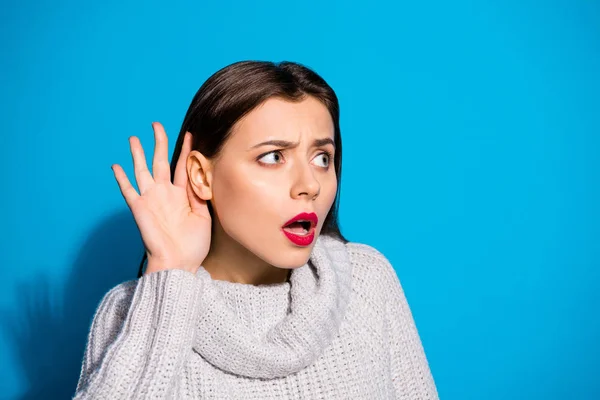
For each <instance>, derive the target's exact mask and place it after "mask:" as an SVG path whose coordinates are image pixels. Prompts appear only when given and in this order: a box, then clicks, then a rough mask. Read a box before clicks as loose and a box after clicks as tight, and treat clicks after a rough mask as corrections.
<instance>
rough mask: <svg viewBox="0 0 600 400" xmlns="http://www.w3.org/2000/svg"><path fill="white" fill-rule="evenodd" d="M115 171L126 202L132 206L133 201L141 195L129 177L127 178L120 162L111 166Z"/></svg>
mask: <svg viewBox="0 0 600 400" xmlns="http://www.w3.org/2000/svg"><path fill="white" fill-rule="evenodd" d="M111 168H112V170H113V173H114V174H115V178H116V180H117V183H118V184H119V189H120V190H121V194H122V195H123V198H124V199H125V202H126V203H127V205H128V206H129V208H131V205H132V204H133V202H134V201H135V200H136V199H137V197H139V195H138V192H137V191H136V190H135V188H134V187H133V185H132V184H131V182H129V178H127V174H125V171H123V168H121V166H120V165H119V164H114V165H112V166H111Z"/></svg>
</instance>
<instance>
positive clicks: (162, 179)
mask: <svg viewBox="0 0 600 400" xmlns="http://www.w3.org/2000/svg"><path fill="white" fill-rule="evenodd" d="M152 128H153V129H154V140H155V147H154V159H153V162H152V171H153V173H154V177H152V175H151V174H150V171H148V166H147V164H146V158H145V156H144V149H143V148H142V145H141V143H140V140H139V139H138V138H137V137H135V136H131V137H130V138H129V143H130V147H131V155H132V157H133V163H134V169H135V178H136V182H137V185H138V188H139V190H140V194H138V193H137V191H136V190H135V188H134V187H133V186H132V185H131V183H130V182H129V179H128V178H127V175H126V174H125V172H124V171H123V168H121V166H120V165H118V164H114V165H112V170H113V172H114V175H115V178H116V179H117V182H118V184H119V188H120V189H121V194H122V195H123V197H124V198H125V201H126V203H127V205H128V206H129V209H130V210H131V212H132V214H133V217H134V219H135V222H136V224H137V226H138V228H139V230H140V233H141V236H142V241H143V242H144V246H145V248H146V253H147V254H148V266H147V268H146V272H145V273H146V274H149V273H151V272H156V271H160V270H165V269H172V268H178V269H183V270H186V271H189V272H192V273H196V272H197V271H198V269H199V267H200V265H201V264H202V262H203V261H204V259H205V258H206V255H207V254H208V250H209V248H210V239H211V217H210V214H209V212H208V207H207V205H206V201H205V200H202V199H200V198H199V197H198V196H197V195H196V193H194V191H193V190H192V188H191V186H190V183H189V180H188V174H187V168H186V163H187V158H188V155H189V153H190V151H191V148H192V135H191V134H190V133H187V132H186V134H185V138H184V141H183V146H182V149H181V155H180V157H179V159H178V161H177V166H176V168H175V176H174V180H173V183H171V173H170V166H169V156H168V151H169V148H168V139H167V134H166V133H165V130H164V128H163V126H162V125H161V124H160V123H158V122H156V123H153V124H152Z"/></svg>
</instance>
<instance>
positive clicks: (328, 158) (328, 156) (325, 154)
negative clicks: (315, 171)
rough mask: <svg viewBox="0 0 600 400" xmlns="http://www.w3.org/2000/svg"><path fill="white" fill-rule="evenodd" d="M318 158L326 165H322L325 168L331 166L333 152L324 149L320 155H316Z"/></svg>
mask: <svg viewBox="0 0 600 400" xmlns="http://www.w3.org/2000/svg"><path fill="white" fill-rule="evenodd" d="M315 159H316V160H320V161H323V163H324V164H325V165H321V167H323V168H329V163H330V162H331V153H330V152H328V151H324V152H322V153H319V155H318V156H316V157H315Z"/></svg>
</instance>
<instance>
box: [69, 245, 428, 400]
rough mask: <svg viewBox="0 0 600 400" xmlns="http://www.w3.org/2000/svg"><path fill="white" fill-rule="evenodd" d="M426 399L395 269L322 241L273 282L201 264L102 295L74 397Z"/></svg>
mask: <svg viewBox="0 0 600 400" xmlns="http://www.w3.org/2000/svg"><path fill="white" fill-rule="evenodd" d="M142 398H169V399H171V398H175V399H244V400H251V399H261V400H262V399H391V398H397V399H437V398H438V393H437V390H436V387H435V384H434V380H433V377H432V375H431V372H430V369H429V365H428V362H427V359H426V356H425V353H424V350H423V346H422V344H421V341H420V338H419V334H418V332H417V328H416V326H415V323H414V320H413V317H412V314H411V311H410V308H409V306H408V303H407V300H406V298H405V296H404V292H403V290H402V287H401V285H400V282H399V280H398V278H397V276H396V273H395V271H394V269H393V268H392V266H391V265H390V263H389V262H388V260H387V259H386V258H385V257H384V256H383V255H382V254H381V253H380V252H378V251H377V250H375V249H374V248H373V247H371V246H368V245H365V244H359V243H353V242H349V243H346V244H344V243H343V242H342V241H340V240H338V239H336V238H333V237H330V236H325V235H321V236H319V237H318V238H317V242H316V243H315V245H314V247H313V249H312V252H311V255H310V259H309V261H308V262H307V263H306V264H305V265H304V266H302V267H300V268H297V269H295V270H293V271H292V273H291V274H290V279H289V281H287V282H284V283H277V284H269V285H250V284H242V283H234V282H227V281H220V280H213V279H211V277H210V274H209V273H208V272H207V271H206V270H205V269H204V268H203V267H200V268H199V270H198V272H197V273H196V274H192V273H190V272H187V271H183V270H175V269H171V270H165V271H159V272H154V273H150V274H148V275H145V276H143V277H141V278H139V279H137V280H132V281H128V282H124V283H121V284H120V285H118V286H116V287H114V288H113V289H112V290H110V291H109V292H108V293H107V294H106V295H105V297H104V299H103V300H102V302H101V303H100V305H99V307H98V309H97V311H96V314H95V316H94V319H93V322H92V325H91V329H90V333H89V337H88V342H87V345H86V350H85V356H84V360H83V366H82V370H81V376H80V378H79V383H78V385H77V390H76V393H75V399H112V400H118V399H142Z"/></svg>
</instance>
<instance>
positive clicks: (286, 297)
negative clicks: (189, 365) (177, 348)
mask: <svg viewBox="0 0 600 400" xmlns="http://www.w3.org/2000/svg"><path fill="white" fill-rule="evenodd" d="M197 276H198V277H199V278H200V279H202V280H203V281H204V285H203V293H202V300H201V310H200V314H199V319H198V323H197V330H196V336H195V339H194V345H193V347H194V350H195V351H196V352H198V353H199V354H200V355H201V356H202V357H203V358H204V359H205V360H206V361H208V362H209V363H211V364H213V365H214V366H215V367H217V368H219V369H221V370H224V371H226V372H230V373H233V374H236V375H240V376H246V377H250V378H277V377H283V376H286V375H289V374H292V373H295V372H297V371H300V370H301V369H303V368H305V367H307V366H309V365H311V364H312V363H313V362H314V361H316V359H317V358H318V357H319V356H320V355H321V354H322V353H323V351H324V350H325V348H326V347H327V346H328V345H329V344H330V343H331V341H332V340H333V339H334V337H335V336H336V335H337V333H338V330H339V326H340V324H341V322H342V320H343V318H344V315H345V312H346V308H347V305H348V302H349V298H350V292H351V276H352V266H351V264H350V262H349V259H348V254H347V252H346V246H345V244H344V243H343V242H342V241H341V240H339V239H337V238H334V237H331V236H325V235H322V236H319V237H318V238H317V241H316V243H315V245H314V246H313V249H312V252H311V255H310V258H309V260H308V262H307V263H306V264H304V265H303V266H302V267H299V268H296V269H294V270H293V271H292V273H291V276H290V279H289V281H288V282H283V283H278V284H271V285H258V286H255V285H250V284H242V283H234V282H227V281H216V280H212V279H211V277H210V274H209V273H208V271H206V269H204V268H203V267H200V269H199V270H198V273H197ZM245 313H249V314H252V315H245ZM250 321H254V323H251V322H250Z"/></svg>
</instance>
